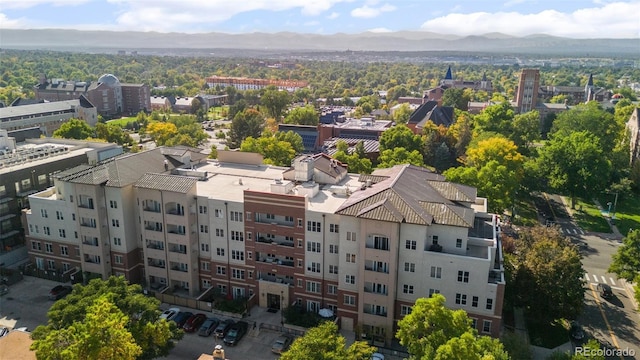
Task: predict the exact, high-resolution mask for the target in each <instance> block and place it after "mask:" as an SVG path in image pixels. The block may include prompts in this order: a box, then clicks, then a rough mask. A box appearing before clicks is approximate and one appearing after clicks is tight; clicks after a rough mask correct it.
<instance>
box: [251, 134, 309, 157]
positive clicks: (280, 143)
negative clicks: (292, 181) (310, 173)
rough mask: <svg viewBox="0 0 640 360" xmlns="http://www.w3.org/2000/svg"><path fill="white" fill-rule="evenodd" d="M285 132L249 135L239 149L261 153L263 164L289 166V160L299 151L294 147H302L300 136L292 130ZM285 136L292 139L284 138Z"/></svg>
mask: <svg viewBox="0 0 640 360" xmlns="http://www.w3.org/2000/svg"><path fill="white" fill-rule="evenodd" d="M287 133H289V134H286V133H280V132H277V133H275V134H271V133H268V132H265V133H263V134H262V136H260V137H259V138H253V137H251V136H249V137H248V138H246V139H244V141H243V142H242V144H241V145H240V151H245V152H255V153H259V154H262V156H263V157H264V163H265V164H271V165H278V166H290V165H291V161H292V160H293V159H294V158H295V156H296V154H297V153H299V152H298V151H297V150H296V148H297V149H300V148H302V138H301V137H300V135H298V134H296V133H294V132H292V131H288V132H287ZM287 136H288V137H289V138H291V139H292V140H288V141H287V140H284V139H285V138H287ZM294 144H295V146H296V148H294Z"/></svg>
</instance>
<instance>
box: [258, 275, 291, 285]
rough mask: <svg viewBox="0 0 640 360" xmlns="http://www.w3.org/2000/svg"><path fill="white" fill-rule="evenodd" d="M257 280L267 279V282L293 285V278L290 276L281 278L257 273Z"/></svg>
mask: <svg viewBox="0 0 640 360" xmlns="http://www.w3.org/2000/svg"><path fill="white" fill-rule="evenodd" d="M258 280H260V281H268V282H272V283H278V284H285V285H288V286H293V279H291V278H283V277H281V276H273V275H267V274H258Z"/></svg>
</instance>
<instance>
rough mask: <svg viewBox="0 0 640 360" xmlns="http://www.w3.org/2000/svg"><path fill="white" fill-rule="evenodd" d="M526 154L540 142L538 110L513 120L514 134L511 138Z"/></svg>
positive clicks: (520, 115)
mask: <svg viewBox="0 0 640 360" xmlns="http://www.w3.org/2000/svg"><path fill="white" fill-rule="evenodd" d="M509 138H510V139H511V140H513V142H514V143H515V144H516V145H517V146H518V149H519V150H520V152H524V151H525V150H526V149H527V148H529V147H530V146H531V145H533V143H534V142H535V141H536V140H540V113H538V112H537V111H536V110H533V111H529V112H527V113H524V114H518V115H516V116H515V117H514V118H513V132H512V134H511V136H510V137H509Z"/></svg>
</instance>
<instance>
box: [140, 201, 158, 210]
mask: <svg viewBox="0 0 640 360" xmlns="http://www.w3.org/2000/svg"><path fill="white" fill-rule="evenodd" d="M142 210H144V211H148V212H154V213H159V212H160V211H161V210H162V207H161V206H160V203H159V202H157V201H155V200H145V201H143V202H142Z"/></svg>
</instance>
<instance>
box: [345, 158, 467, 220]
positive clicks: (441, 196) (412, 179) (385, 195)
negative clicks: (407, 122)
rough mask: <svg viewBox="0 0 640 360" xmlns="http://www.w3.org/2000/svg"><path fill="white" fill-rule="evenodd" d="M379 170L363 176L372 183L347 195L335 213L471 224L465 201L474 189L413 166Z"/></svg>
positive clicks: (364, 216)
mask: <svg viewBox="0 0 640 360" xmlns="http://www.w3.org/2000/svg"><path fill="white" fill-rule="evenodd" d="M381 170H382V171H378V170H376V171H375V172H374V173H373V174H372V175H369V176H365V177H366V178H367V179H371V180H373V181H372V185H371V186H370V187H368V188H365V189H363V190H361V191H358V192H356V193H354V194H353V195H352V196H351V197H349V199H347V201H345V202H344V204H343V205H342V206H340V208H338V210H337V211H336V214H340V215H347V216H354V217H359V218H365V219H371V220H378V221H390V222H403V223H410V224H419V225H431V224H434V223H435V224H443V225H451V226H460V227H473V221H474V216H475V211H474V210H473V209H472V208H471V207H470V206H466V204H465V203H473V202H474V201H475V198H476V189H475V188H473V187H469V186H465V185H460V184H455V183H449V182H446V181H445V179H444V177H443V176H442V175H438V174H436V173H433V172H431V171H429V170H427V169H424V168H420V167H417V166H413V165H396V166H394V167H392V168H389V169H381ZM365 177H361V179H364V178H365ZM376 181H377V182H376Z"/></svg>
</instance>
